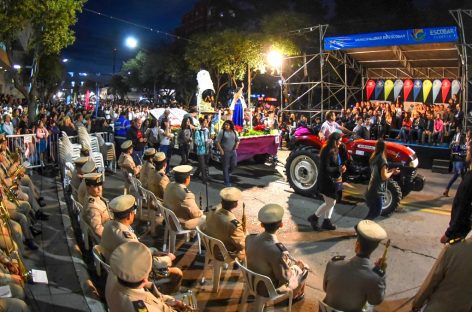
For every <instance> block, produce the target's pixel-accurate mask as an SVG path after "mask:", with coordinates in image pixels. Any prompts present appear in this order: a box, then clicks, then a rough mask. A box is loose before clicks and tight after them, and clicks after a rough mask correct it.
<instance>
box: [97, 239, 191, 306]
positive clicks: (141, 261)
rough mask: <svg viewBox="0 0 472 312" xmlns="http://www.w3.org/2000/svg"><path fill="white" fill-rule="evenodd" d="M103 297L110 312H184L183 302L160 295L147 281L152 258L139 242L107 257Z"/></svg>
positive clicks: (127, 244) (117, 250) (130, 244)
mask: <svg viewBox="0 0 472 312" xmlns="http://www.w3.org/2000/svg"><path fill="white" fill-rule="evenodd" d="M110 269H111V272H110V273H109V274H108V278H107V283H106V287H105V298H106V301H107V304H108V308H109V309H110V312H123V311H161V312H173V311H185V310H184V308H185V305H184V303H183V302H181V301H178V300H175V299H174V298H173V297H171V296H167V295H163V294H161V293H160V292H159V291H158V290H157V289H156V287H155V286H154V285H153V284H152V282H150V281H149V273H150V272H151V269H152V255H151V252H150V251H149V248H147V247H146V245H144V244H142V243H140V242H127V243H123V244H121V245H120V246H118V247H117V248H116V249H115V250H114V251H113V253H112V254H111V257H110Z"/></svg>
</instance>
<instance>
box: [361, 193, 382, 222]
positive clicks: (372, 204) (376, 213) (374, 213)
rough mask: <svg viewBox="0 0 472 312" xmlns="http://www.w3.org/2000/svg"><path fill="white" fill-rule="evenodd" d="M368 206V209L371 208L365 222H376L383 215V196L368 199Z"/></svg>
mask: <svg viewBox="0 0 472 312" xmlns="http://www.w3.org/2000/svg"><path fill="white" fill-rule="evenodd" d="M366 204H367V207H369V213H368V214H367V216H366V217H365V218H364V220H374V219H376V218H378V217H380V214H381V213H382V196H377V197H375V198H367V199H366Z"/></svg>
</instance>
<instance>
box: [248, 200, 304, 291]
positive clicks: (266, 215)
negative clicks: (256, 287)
mask: <svg viewBox="0 0 472 312" xmlns="http://www.w3.org/2000/svg"><path fill="white" fill-rule="evenodd" d="M283 215H284V209H283V208H282V206H280V205H277V204H267V205H265V206H264V207H262V208H261V210H259V213H258V216H257V217H258V219H259V221H260V222H261V225H262V227H263V228H264V230H265V231H264V232H262V233H260V234H257V235H256V234H252V235H248V236H247V237H246V261H247V267H248V268H249V269H250V270H252V271H254V272H256V273H259V274H262V275H265V276H267V277H269V278H270V279H271V281H272V283H274V286H275V287H276V288H277V291H279V292H284V291H287V290H288V289H292V290H293V298H294V300H301V299H303V297H304V291H305V279H306V277H307V275H308V270H309V268H308V266H307V265H306V264H304V263H303V261H301V260H295V259H294V258H293V257H292V256H290V254H289V252H288V250H287V248H286V247H285V246H284V245H283V244H282V243H280V242H279V240H278V239H277V236H276V235H275V233H276V232H277V230H278V229H279V228H281V227H282V226H283V223H282V219H283Z"/></svg>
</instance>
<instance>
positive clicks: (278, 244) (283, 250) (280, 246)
mask: <svg viewBox="0 0 472 312" xmlns="http://www.w3.org/2000/svg"><path fill="white" fill-rule="evenodd" d="M275 246H277V248H279V249H280V251H281V252H285V251H288V250H287V247H285V246H284V244H282V243H277V244H275Z"/></svg>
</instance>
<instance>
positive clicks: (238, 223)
mask: <svg viewBox="0 0 472 312" xmlns="http://www.w3.org/2000/svg"><path fill="white" fill-rule="evenodd" d="M231 223H232V224H233V225H234V226H235V227H238V226H239V225H240V224H241V223H240V222H239V221H238V220H236V219H234V220H231Z"/></svg>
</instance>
